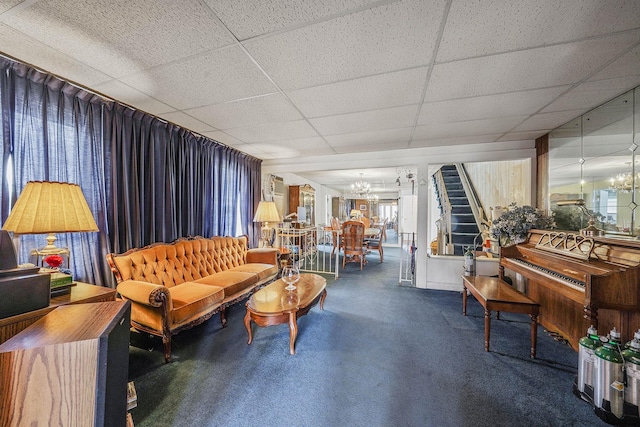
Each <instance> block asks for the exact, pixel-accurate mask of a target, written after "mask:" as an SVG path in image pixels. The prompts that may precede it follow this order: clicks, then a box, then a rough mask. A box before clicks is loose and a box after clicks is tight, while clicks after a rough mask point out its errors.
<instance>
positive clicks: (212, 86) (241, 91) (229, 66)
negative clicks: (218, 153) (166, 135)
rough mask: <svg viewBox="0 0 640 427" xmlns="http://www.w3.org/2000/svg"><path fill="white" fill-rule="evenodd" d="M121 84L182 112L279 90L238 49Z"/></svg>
mask: <svg viewBox="0 0 640 427" xmlns="http://www.w3.org/2000/svg"><path fill="white" fill-rule="evenodd" d="M121 80H122V81H123V82H124V83H126V84H128V85H130V86H131V87H133V88H135V89H137V90H139V91H141V92H143V93H146V94H147V95H150V96H153V97H154V98H156V99H159V100H160V101H162V102H164V103H165V104H168V105H171V106H172V107H175V108H176V109H179V110H181V109H189V108H194V107H201V106H205V105H210V104H217V103H221V102H225V101H232V100H234V99H240V98H247V97H251V96H257V95H263V94H266V93H273V92H274V91H275V90H276V88H275V87H274V86H273V84H272V83H271V82H270V81H269V79H268V78H266V77H265V76H264V74H263V73H262V72H261V71H260V70H259V69H258V68H257V67H256V66H255V64H254V63H253V62H252V61H251V60H250V59H249V58H248V57H247V56H246V55H245V54H244V53H243V52H242V50H241V49H240V48H238V47H237V46H232V47H229V48H223V49H220V50H216V51H213V52H210V53H207V54H205V55H200V56H196V57H192V58H189V59H187V60H184V61H179V62H173V63H170V64H167V65H164V66H160V67H156V68H151V69H148V70H145V71H141V72H139V73H135V74H132V75H129V76H126V77H124V78H122V79H121Z"/></svg>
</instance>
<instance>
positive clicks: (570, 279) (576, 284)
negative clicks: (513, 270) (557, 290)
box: [510, 258, 585, 291]
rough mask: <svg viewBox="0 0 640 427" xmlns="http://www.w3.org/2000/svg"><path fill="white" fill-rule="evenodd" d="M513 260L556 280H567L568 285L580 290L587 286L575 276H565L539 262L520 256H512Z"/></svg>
mask: <svg viewBox="0 0 640 427" xmlns="http://www.w3.org/2000/svg"><path fill="white" fill-rule="evenodd" d="M510 260H511V261H513V262H515V263H516V264H521V265H523V266H525V267H528V268H529V269H533V270H536V271H537V272H538V273H542V274H543V275H545V276H548V277H550V278H552V279H555V280H558V279H560V280H562V281H563V282H565V283H566V284H567V286H570V287H572V288H574V289H577V290H579V291H584V288H585V283H584V282H583V281H581V280H576V279H574V278H573V277H569V276H565V275H564V274H560V273H558V272H555V271H551V270H547V269H546V268H544V267H541V266H539V265H537V264H532V263H530V262H527V261H523V260H521V259H518V258H510Z"/></svg>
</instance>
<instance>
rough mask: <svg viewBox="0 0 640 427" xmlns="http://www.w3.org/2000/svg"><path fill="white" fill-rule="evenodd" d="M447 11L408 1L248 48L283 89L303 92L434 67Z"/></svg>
mask: <svg viewBox="0 0 640 427" xmlns="http://www.w3.org/2000/svg"><path fill="white" fill-rule="evenodd" d="M443 9H444V2H443V1H433V0H429V1H427V0H405V1H401V2H395V3H390V4H386V5H383V6H378V7H375V8H372V9H367V10H363V11H360V12H356V13H353V14H350V15H345V16H341V17H338V18H336V19H333V20H330V21H324V22H320V23H317V24H313V25H310V26H307V27H303V28H299V29H296V30H292V31H288V32H285V33H280V34H276V35H273V36H270V37H264V38H260V39H256V40H249V41H248V42H245V43H243V44H244V46H245V47H246V48H247V50H248V51H249V53H250V54H251V55H252V56H253V57H254V58H255V59H256V60H257V61H258V63H260V64H262V66H263V67H264V69H265V70H266V72H267V73H268V74H269V75H270V76H271V77H272V78H273V80H274V81H275V82H276V84H277V85H278V86H279V87H281V88H282V89H284V90H291V89H300V88H304V87H308V86H315V85H320V84H326V83H331V82H338V81H342V80H347V79H352V78H356V77H362V76H367V75H374V74H379V73H384V72H389V71H395V70H401V69H406V68H411V67H419V66H424V65H427V64H429V63H430V61H431V56H432V53H433V50H434V47H435V43H436V33H437V30H438V27H439V23H440V20H441V18H442V11H443ZM408 46H410V48H407V47H408Z"/></svg>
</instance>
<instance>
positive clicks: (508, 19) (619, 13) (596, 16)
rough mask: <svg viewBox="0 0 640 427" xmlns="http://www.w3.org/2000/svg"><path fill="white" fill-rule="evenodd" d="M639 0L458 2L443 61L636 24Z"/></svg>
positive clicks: (452, 12)
mask: <svg viewBox="0 0 640 427" xmlns="http://www.w3.org/2000/svg"><path fill="white" fill-rule="evenodd" d="M639 27H640V13H638V2H637V1H636V0H626V1H616V2H615V3H610V2H603V1H593V0H590V1H585V0H563V1H557V0H536V1H531V0H515V1H513V0H512V1H454V2H452V4H451V9H450V11H449V16H448V19H447V26H446V28H445V31H444V34H443V36H442V41H441V43H440V49H439V51H438V57H437V61H438V62H445V61H452V60H457V59H461V58H470V57H476V56H484V55H489V54H494V53H499V52H508V51H512V50H520V49H526V48H531V47H537V46H548V45H552V44H556V43H565V42H570V41H574V40H579V39H585V38H589V37H594V36H599V35H604V34H607V33H611V32H618V31H625V30H630V29H637V28H639Z"/></svg>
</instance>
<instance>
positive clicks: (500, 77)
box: [425, 31, 640, 102]
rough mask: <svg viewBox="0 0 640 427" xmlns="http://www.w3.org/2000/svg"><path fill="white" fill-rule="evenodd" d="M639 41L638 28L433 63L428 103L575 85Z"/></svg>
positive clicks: (639, 33)
mask: <svg viewBox="0 0 640 427" xmlns="http://www.w3.org/2000/svg"><path fill="white" fill-rule="evenodd" d="M639 41H640V31H634V32H628V33H623V34H620V35H615V36H609V37H602V38H598V39H590V40H586V41H581V42H575V43H568V44H562V45H554V46H548V47H541V48H535V49H529V50H523V51H515V52H509V53H503V54H497V55H490V56H484V57H480V58H473V59H467V60H461V61H456V62H447V63H444V64H436V65H435V66H434V69H433V73H432V74H431V79H430V81H429V87H428V89H427V94H426V99H425V100H426V101H428V102H432V101H442V100H447V99H455V98H464V97H471V96H481V95H491V94H497V93H504V92H512V91H518V90H529V89H539V88H543V87H551V86H558V85H566V84H576V83H579V82H581V81H582V80H584V79H586V78H588V77H589V76H590V75H591V74H592V73H595V72H597V71H599V70H600V69H601V68H603V67H604V66H605V65H607V64H608V63H609V62H611V61H612V60H614V59H615V58H616V57H617V56H618V55H621V54H622V53H623V52H625V51H626V50H628V49H630V48H631V47H632V46H633V45H635V44H638V42H639Z"/></svg>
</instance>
